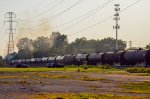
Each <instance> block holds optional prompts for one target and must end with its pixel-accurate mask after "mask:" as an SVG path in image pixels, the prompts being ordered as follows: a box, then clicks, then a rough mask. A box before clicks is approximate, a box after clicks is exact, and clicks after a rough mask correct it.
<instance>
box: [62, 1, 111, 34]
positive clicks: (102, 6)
mask: <svg viewBox="0 0 150 99" xmlns="http://www.w3.org/2000/svg"><path fill="white" fill-rule="evenodd" d="M112 1H113V0H109V2H105V3H104V4H102V5H100V6H99V7H100V8H99V9H97V10H96V11H94V12H93V13H91V14H90V15H88V16H86V17H85V18H83V19H81V20H79V21H77V22H76V23H75V24H72V25H71V26H69V27H67V28H65V29H63V30H61V31H60V32H62V31H66V30H68V29H70V28H72V27H73V26H75V25H77V24H80V23H81V22H82V21H84V20H86V19H87V18H89V17H90V16H92V15H94V14H95V13H97V12H98V11H100V10H102V9H103V8H104V7H106V6H107V5H108V4H110V3H111V2H112Z"/></svg>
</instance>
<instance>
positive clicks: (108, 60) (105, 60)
mask: <svg viewBox="0 0 150 99" xmlns="http://www.w3.org/2000/svg"><path fill="white" fill-rule="evenodd" d="M101 63H102V64H103V65H105V64H108V65H114V63H115V53H114V52H107V53H104V55H103V56H102V62H101Z"/></svg>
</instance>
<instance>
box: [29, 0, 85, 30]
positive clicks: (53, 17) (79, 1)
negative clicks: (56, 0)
mask: <svg viewBox="0 0 150 99" xmlns="http://www.w3.org/2000/svg"><path fill="white" fill-rule="evenodd" d="M82 1H84V0H78V1H77V2H76V3H74V4H73V5H71V6H70V7H68V8H67V9H65V10H64V11H62V12H60V13H57V14H56V15H54V16H52V17H49V18H47V19H51V20H53V19H56V18H58V17H60V16H61V15H62V14H64V13H66V12H67V11H69V10H70V9H72V8H73V7H75V6H77V5H78V4H80V3H81V2H82ZM49 22H50V21H45V22H43V23H41V24H38V25H35V26H32V27H31V28H27V29H32V28H35V27H38V26H41V25H43V24H46V23H49Z"/></svg>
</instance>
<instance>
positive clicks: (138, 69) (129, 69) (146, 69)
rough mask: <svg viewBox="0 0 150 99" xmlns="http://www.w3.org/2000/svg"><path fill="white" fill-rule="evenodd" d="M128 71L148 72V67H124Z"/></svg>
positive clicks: (149, 71)
mask: <svg viewBox="0 0 150 99" xmlns="http://www.w3.org/2000/svg"><path fill="white" fill-rule="evenodd" d="M126 70H127V72H129V73H150V68H144V67H131V68H127V69H126Z"/></svg>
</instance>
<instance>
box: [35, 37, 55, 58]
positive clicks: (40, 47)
mask: <svg viewBox="0 0 150 99" xmlns="http://www.w3.org/2000/svg"><path fill="white" fill-rule="evenodd" d="M51 47H52V42H51V40H50V38H48V37H43V36H41V37H38V38H37V39H36V40H35V42H34V49H35V50H34V57H47V56H49V54H50V49H51Z"/></svg>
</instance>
